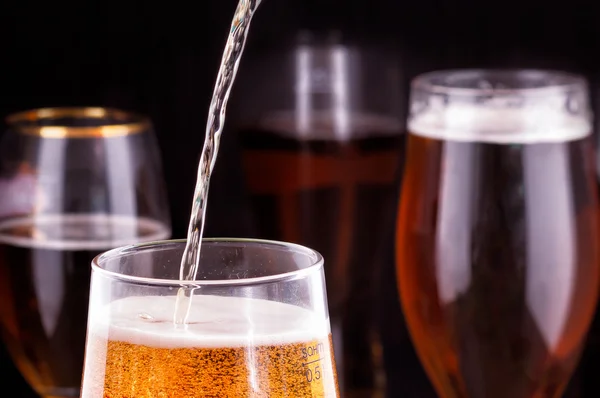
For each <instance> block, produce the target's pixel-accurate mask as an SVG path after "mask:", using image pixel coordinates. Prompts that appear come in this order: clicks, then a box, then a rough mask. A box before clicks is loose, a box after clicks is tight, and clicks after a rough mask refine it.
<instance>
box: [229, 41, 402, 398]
mask: <svg viewBox="0 0 600 398" xmlns="http://www.w3.org/2000/svg"><path fill="white" fill-rule="evenodd" d="M244 70H245V73H244V76H247V78H244V77H242V78H240V88H238V89H237V94H236V96H237V101H238V103H240V104H241V105H240V106H239V108H240V109H239V110H238V109H236V118H238V119H239V121H238V122H237V123H236V124H237V125H238V126H240V127H239V130H238V133H239V139H240V140H241V142H242V148H243V167H244V172H245V184H246V187H247V190H248V192H249V195H250V199H249V200H250V202H251V209H252V213H253V216H254V222H255V226H256V232H255V233H256V235H257V236H258V237H261V238H266V239H277V240H283V241H289V242H296V243H300V244H304V245H309V246H311V247H314V248H315V249H316V250H318V251H319V252H321V253H322V254H323V256H324V257H325V259H326V261H325V271H326V277H327V288H328V293H329V297H328V300H329V308H330V314H331V324H332V329H333V339H334V348H335V351H336V352H335V355H336V360H337V364H338V375H339V379H340V387H341V390H342V393H343V396H344V397H371V396H379V394H382V391H383V386H384V371H383V363H382V352H381V351H382V347H381V341H380V336H379V332H378V330H377V328H376V327H375V319H374V313H375V312H374V310H375V306H376V298H377V291H378V289H377V283H378V278H377V276H378V274H379V272H380V270H381V266H382V264H381V262H379V261H376V253H377V251H378V249H379V247H380V245H381V244H382V235H383V234H384V233H385V231H386V229H385V228H382V225H384V224H385V223H386V221H387V220H391V219H393V218H394V214H395V207H394V200H395V198H396V191H397V181H398V176H399V173H400V171H401V164H402V159H403V148H404V123H403V106H402V104H403V99H402V84H401V80H400V77H401V75H400V73H401V70H400V64H399V62H398V59H397V58H396V57H395V56H394V55H393V53H391V52H388V51H385V49H382V48H374V47H369V46H366V45H362V46H357V45H353V44H352V43H348V42H346V41H344V38H343V37H342V36H341V34H340V33H338V32H327V33H317V32H311V31H303V32H301V33H300V34H298V36H297V37H296V40H295V42H294V43H293V44H292V45H291V46H289V47H287V48H285V49H283V50H281V52H273V53H264V54H263V56H262V57H255V58H254V59H249V60H248V61H247V62H246V63H245V64H244Z"/></svg>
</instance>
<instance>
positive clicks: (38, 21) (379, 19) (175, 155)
mask: <svg viewBox="0 0 600 398" xmlns="http://www.w3.org/2000/svg"><path fill="white" fill-rule="evenodd" d="M235 5H236V1H235V0H203V1H196V2H187V1H186V2H184V1H181V0H171V1H166V2H150V1H148V2H144V1H133V0H119V1H114V0H107V1H103V2H94V1H81V0H80V1H61V0H59V1H44V2H41V1H40V2H35V1H30V0H23V1H8V0H3V1H2V2H0V66H1V67H0V117H4V116H5V115H7V114H9V113H11V112H14V111H19V110H24V109H29V108H35V107H42V106H64V105H95V106H110V107H118V108H123V109H126V110H132V111H137V112H141V113H144V114H147V115H149V116H150V117H151V118H152V120H153V121H154V124H155V128H156V134H157V136H158V140H159V144H160V149H161V151H162V155H163V161H164V168H165V172H166V178H167V183H168V190H169V199H170V205H171V212H172V218H173V228H174V236H175V237H184V234H185V228H186V226H187V221H188V216H189V210H190V206H191V196H192V191H193V186H194V181H195V177H196V171H197V161H198V157H199V153H200V150H201V147H202V142H203V139H204V131H203V130H204V126H205V124H206V113H207V107H208V103H209V101H210V95H211V92H212V88H213V84H214V79H215V75H216V71H217V68H218V63H219V60H220V57H221V51H222V47H223V44H224V42H225V37H226V33H227V31H228V28H229V24H230V20H231V16H232V14H233V11H234V9H235ZM203 6H205V8H204V9H202V8H201V7H203ZM261 7H262V9H261V10H260V12H259V13H258V14H257V16H256V18H255V20H254V25H253V28H254V29H253V31H252V32H251V35H250V43H249V44H248V47H247V53H246V55H247V58H248V59H249V58H252V57H259V56H260V54H261V51H264V50H266V49H269V48H274V47H276V46H278V45H281V44H282V43H285V42H286V40H287V39H289V38H291V37H292V36H293V34H294V33H295V31H296V30H297V29H299V28H311V29H323V28H338V29H341V30H342V31H343V32H344V36H345V38H346V39H347V40H349V41H355V42H365V41H368V42H371V43H385V44H386V45H388V46H389V47H390V48H392V49H393V51H395V52H396V53H397V54H398V55H399V56H400V58H401V60H402V67H403V79H404V80H405V81H406V82H407V81H409V80H410V79H411V78H412V77H414V76H415V75H416V74H418V73H422V72H425V71H430V70H434V69H442V68H454V67H457V68H463V67H541V68H551V69H564V70H568V71H572V72H577V73H582V74H585V75H586V76H587V77H588V79H590V82H591V85H592V95H593V98H594V99H595V98H596V97H598V95H600V90H599V88H598V84H597V82H598V77H599V74H600V58H599V57H598V55H599V54H600V23H598V21H599V18H600V4H599V2H597V1H593V0H588V1H585V0H570V1H555V2H549V1H542V0H503V1H467V0H369V1H365V0H345V1H333V0H264V4H263V5H262V6H261ZM243 68H244V63H243V62H242V70H243ZM246 78H247V79H251V76H248V77H246ZM239 94H240V93H239V92H237V93H236V91H235V89H234V92H233V95H232V101H235V100H236V98H238V97H239ZM244 94H245V97H246V98H248V93H244ZM256 95H260V92H257V93H256ZM232 119H234V117H233V115H232ZM228 127H229V129H228V130H232V128H231V127H230V126H228ZM228 130H227V129H226V131H225V134H224V136H223V143H222V149H221V154H220V157H219V161H218V163H217V169H216V172H215V175H214V177H213V184H212V186H211V199H210V203H209V217H208V221H207V227H206V235H207V236H251V235H252V234H253V230H252V223H251V215H249V214H248V210H247V207H246V201H245V195H244V187H243V183H242V179H241V175H242V174H241V166H240V160H239V141H238V137H237V135H236V134H235V133H233V132H231V133H228ZM389 229H390V231H389V234H388V239H387V240H386V242H385V245H384V247H385V248H386V249H385V250H383V252H384V253H383V254H382V255H383V256H389V262H388V263H389V264H392V263H393V256H392V246H393V241H392V230H391V228H389ZM390 272H393V270H391V268H390ZM390 280H393V276H391V279H390ZM390 289H391V290H390V292H388V293H386V294H389V299H390V304H389V305H390V306H396V304H395V300H396V299H395V292H394V291H393V288H390ZM394 327H397V328H399V329H398V331H397V332H398V335H402V336H404V334H403V332H402V326H401V325H400V326H398V325H396V326H390V328H391V329H389V330H390V331H393V330H394V329H393V328H394ZM390 333H391V332H390ZM391 334H393V333H391ZM398 341H399V343H398V345H397V347H396V349H397V350H398V351H397V353H398V354H399V355H398V356H397V357H396V358H394V361H395V362H393V364H392V365H390V368H391V369H392V370H391V373H390V374H391V377H390V381H391V382H393V383H395V384H398V385H400V386H401V387H398V388H399V389H398V390H397V391H401V390H402V391H404V392H403V393H402V394H403V395H400V394H399V395H396V396H422V397H426V396H431V392H430V390H428V387H427V383H426V381H425V379H424V376H423V375H422V373H421V371H420V367H419V365H418V362H417V361H416V359H415V358H414V353H413V352H412V349H411V348H410V345H409V344H407V343H406V339H405V338H404V337H403V338H402V339H398ZM587 372H590V374H593V373H594V372H593V371H591V370H588V371H587ZM0 374H2V378H3V380H8V384H7V383H6V382H4V383H3V388H4V389H6V388H10V385H12V384H15V385H17V386H19V388H21V391H23V393H22V394H20V395H13V396H23V397H26V396H29V395H27V392H26V391H27V389H26V388H25V387H24V386H25V384H24V382H23V381H22V380H21V379H20V376H19V375H18V373H17V372H16V371H15V370H14V368H13V367H12V365H11V363H10V362H9V361H8V360H7V359H6V355H5V354H4V353H3V352H1V351H0ZM576 380H577V384H578V385H582V386H586V387H585V388H586V390H585V391H586V393H585V394H584V395H585V396H590V397H591V396H598V394H597V393H596V392H595V390H592V387H594V385H595V384H600V383H596V380H594V378H593V377H589V376H587V375H585V374H584V375H583V376H581V377H578V378H577V379H576ZM596 388H597V387H596ZM6 391H8V390H6Z"/></svg>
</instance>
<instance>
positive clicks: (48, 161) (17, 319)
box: [0, 108, 170, 397]
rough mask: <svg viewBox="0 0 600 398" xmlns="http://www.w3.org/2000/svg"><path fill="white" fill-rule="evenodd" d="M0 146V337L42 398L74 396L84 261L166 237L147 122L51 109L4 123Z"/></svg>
mask: <svg viewBox="0 0 600 398" xmlns="http://www.w3.org/2000/svg"><path fill="white" fill-rule="evenodd" d="M7 123H8V125H9V129H8V131H7V132H6V133H5V135H4V136H3V138H2V141H1V144H0V178H1V179H2V180H1V181H0V332H1V335H2V339H3V341H4V343H5V345H6V348H7V350H8V351H9V352H10V354H11V356H12V358H13V360H14V362H15V364H16V366H17V367H18V369H19V370H20V372H21V373H22V374H23V376H24V377H25V379H26V380H27V382H28V383H29V384H30V385H31V387H32V388H33V389H34V390H35V391H36V392H37V393H38V394H40V395H41V396H43V397H79V394H80V389H81V375H82V371H83V358H84V348H85V336H86V324H87V311H88V297H89V289H90V274H91V270H90V266H89V263H90V261H91V260H92V259H93V258H94V257H95V256H96V255H98V254H99V253H101V252H102V251H105V250H108V249H111V248H114V247H118V246H121V245H124V244H130V243H136V242H140V241H149V240H156V239H165V238H168V237H169V236H170V218H169V210H168V205H167V199H166V189H165V185H164V181H163V175H162V166H161V162H160V157H159V153H158V148H157V145H156V143H155V138H154V135H153V131H152V126H151V124H150V122H149V121H148V120H147V119H146V118H144V117H142V116H137V115H133V114H129V113H126V112H123V111H119V110H111V109H104V108H49V109H37V110H32V111H26V112H23V113H18V114H15V115H12V116H10V117H9V118H8V119H7Z"/></svg>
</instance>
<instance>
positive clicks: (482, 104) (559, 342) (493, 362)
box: [397, 70, 599, 398]
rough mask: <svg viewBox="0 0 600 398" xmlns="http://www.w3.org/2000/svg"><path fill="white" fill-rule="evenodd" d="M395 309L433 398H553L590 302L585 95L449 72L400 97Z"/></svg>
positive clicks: (594, 246) (579, 86)
mask: <svg viewBox="0 0 600 398" xmlns="http://www.w3.org/2000/svg"><path fill="white" fill-rule="evenodd" d="M411 105H412V107H411V115H410V120H409V133H410V134H409V142H408V159H407V165H406V171H405V177H404V182H403V184H404V189H403V197H402V200H401V205H400V214H399V219H398V224H397V267H398V281H399V288H400V294H401V299H402V305H403V309H404V313H405V315H406V320H407V323H408V326H409V329H410V333H411V336H412V339H413V342H414V344H415V346H416V348H417V351H418V353H419V356H420V358H421V361H422V364H423V366H424V367H425V369H426V370H427V372H428V374H429V377H430V379H431V380H432V382H433V384H434V385H435V387H436V389H437V392H438V394H439V395H440V396H441V397H443V398H450V397H452V398H454V397H469V398H474V397H475V398H479V397H482V398H509V397H510V398H530V397H536V398H537V397H540V398H542V397H559V396H560V395H561V393H562V391H563V390H564V388H565V386H566V384H567V382H568V381H569V378H570V376H571V373H572V372H573V369H574V368H575V366H576V364H577V361H578V359H579V355H580V352H581V347H582V343H583V341H584V339H585V337H586V333H587V331H588V327H589V325H590V321H591V319H592V316H593V313H594V309H595V306H596V300H597V290H598V277H599V275H598V239H599V236H598V225H597V219H598V218H597V211H598V210H597V208H598V205H597V193H596V186H595V182H594V175H595V173H594V154H593V149H592V141H591V139H590V133H591V131H592V125H591V120H590V117H591V115H590V110H589V106H588V92H587V87H586V83H585V82H584V81H583V80H582V79H581V78H579V77H577V76H571V75H568V74H564V73H554V72H545V71H533V70H532V71H525V70H523V71H485V70H483V71H448V72H435V73H431V74H426V75H423V76H420V77H418V78H417V79H416V80H415V81H414V83H413V86H412V98H411Z"/></svg>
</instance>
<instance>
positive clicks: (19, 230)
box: [0, 214, 171, 250]
mask: <svg viewBox="0 0 600 398" xmlns="http://www.w3.org/2000/svg"><path fill="white" fill-rule="evenodd" d="M170 235H171V230H170V228H169V227H168V226H167V225H165V224H164V223H161V222H159V221H156V220H153V219H150V218H142V217H131V216H120V215H105V214H57V215H39V216H33V217H32V216H28V217H19V218H12V219H8V220H6V221H4V222H2V223H0V243H4V244H8V245H14V246H20V247H27V248H37V249H53V250H108V249H112V248H115V247H119V246H126V245H130V244H134V243H140V242H151V241H156V240H164V239H168V238H169V237H170Z"/></svg>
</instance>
